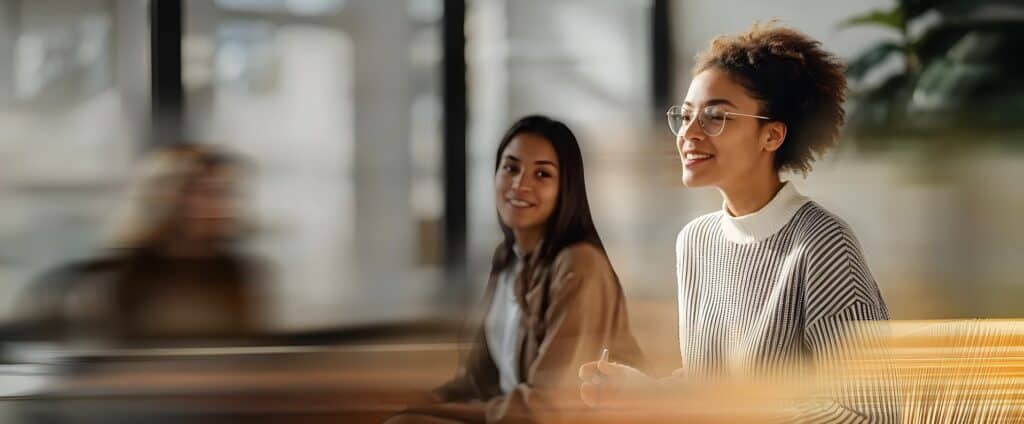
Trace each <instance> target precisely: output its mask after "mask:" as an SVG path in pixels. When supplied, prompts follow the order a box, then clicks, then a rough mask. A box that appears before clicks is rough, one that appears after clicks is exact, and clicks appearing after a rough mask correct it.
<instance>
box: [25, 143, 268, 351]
mask: <svg viewBox="0 0 1024 424" xmlns="http://www.w3.org/2000/svg"><path fill="white" fill-rule="evenodd" d="M140 170H141V172H140V173H139V175H138V179H137V180H136V181H134V182H133V184H132V186H131V187H130V188H129V195H128V201H127V202H126V205H125V208H124V210H122V211H121V213H120V214H119V215H118V216H117V219H116V222H115V229H114V235H113V240H112V246H111V247H112V248H110V249H108V250H106V251H104V253H103V254H102V255H99V256H97V257H95V258H91V259H87V260H84V261H78V262H75V263H72V264H69V265H64V266H61V267H58V268H57V269H54V270H52V271H50V272H47V273H45V274H44V275H43V276H42V277H40V278H39V280H38V281H36V282H35V283H34V284H32V285H31V286H30V289H29V292H28V293H27V297H26V299H25V301H24V302H21V305H20V308H21V313H20V314H19V315H20V316H22V317H25V318H26V319H27V320H28V322H30V323H34V325H30V327H31V328H34V329H36V330H38V331H39V333H38V334H36V335H35V336H37V337H40V338H55V339H68V338H71V339H74V338H79V337H99V338H107V337H113V338H114V339H117V340H121V341H129V340H131V341H135V340H141V339H163V338H170V339H181V338H216V337H241V336H245V335H248V334H250V332H251V331H252V330H253V328H254V319H255V318H256V317H257V313H258V311H257V308H256V300H257V296H256V290H257V289H258V287H257V280H258V279H259V278H260V277H261V274H262V273H261V272H260V268H261V266H260V265H258V264H257V262H256V261H254V260H253V259H250V258H248V257H246V256H245V255H243V254H242V253H240V252H239V251H238V249H237V247H238V246H237V244H238V241H239V238H240V236H241V234H242V224H241V219H240V211H239V205H238V190H239V185H240V182H239V180H240V178H241V176H242V172H243V169H242V164H241V162H240V161H239V160H238V159H237V158H236V157H234V156H232V155H230V154H228V153H227V152H224V151H220V150H218V149H216V148H213V147H209V146H199V145H179V146H173V147H167V148H161V149H159V150H157V151H155V152H152V153H151V154H149V155H148V156H147V157H146V158H145V159H144V160H143V162H142V166H141V169H140ZM30 336H32V335H30Z"/></svg>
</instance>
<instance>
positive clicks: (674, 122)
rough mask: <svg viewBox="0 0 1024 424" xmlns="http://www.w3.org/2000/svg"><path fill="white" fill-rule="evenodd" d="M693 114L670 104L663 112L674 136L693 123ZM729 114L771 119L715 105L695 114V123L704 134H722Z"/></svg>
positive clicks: (679, 134) (688, 110)
mask: <svg viewBox="0 0 1024 424" xmlns="http://www.w3.org/2000/svg"><path fill="white" fill-rule="evenodd" d="M693 115H694V111H693V110H690V109H688V108H684V107H682V106H672V107H670V108H668V112H665V116H667V117H668V128H669V129H670V130H672V134H675V135H676V137H678V136H681V135H683V132H685V131H686V129H687V128H689V126H690V124H692V123H693ZM730 115H735V116H746V117H748V118H757V119H765V120H770V119H772V118H769V117H767V116H760V115H748V114H746V113H737V112H726V111H724V110H722V109H720V108H718V107H717V106H708V107H705V108H704V109H702V110H701V111H700V113H699V114H697V124H699V125H700V129H701V130H703V131H704V134H707V135H709V136H712V137H714V136H716V135H720V134H722V131H725V121H728V120H729V116H730Z"/></svg>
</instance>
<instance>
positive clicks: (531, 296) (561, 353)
mask: <svg viewBox="0 0 1024 424" xmlns="http://www.w3.org/2000/svg"><path fill="white" fill-rule="evenodd" d="M494 168H495V175H494V195H495V199H494V201H495V207H496V209H497V212H498V221H499V223H500V226H501V230H502V233H503V234H504V240H503V241H502V242H501V244H499V245H498V247H497V249H496V250H495V253H494V258H493V261H492V265H491V273H490V279H489V280H490V281H489V284H488V286H487V290H486V295H485V302H486V305H487V312H486V315H485V319H484V322H483V325H482V326H481V329H480V330H479V332H478V333H477V337H476V342H475V344H474V347H473V349H472V351H471V352H470V354H469V356H468V357H467V359H466V361H465V363H463V364H462V365H461V366H460V369H459V372H458V374H457V376H456V377H455V378H454V379H453V380H451V381H450V382H448V383H447V384H445V385H443V386H441V387H440V388H438V389H437V390H435V391H434V395H435V397H436V400H437V401H438V402H439V403H441V405H435V406H434V407H424V408H414V409H411V410H409V411H408V412H407V413H406V414H404V415H402V416H399V417H396V418H395V419H393V421H392V422H396V421H403V422H409V421H413V422H415V421H418V420H419V421H432V422H437V421H439V420H442V421H443V420H444V419H449V420H458V421H486V422H494V421H505V420H513V421H520V420H526V421H535V420H542V419H543V418H545V417H549V416H551V415H562V414H564V413H565V411H567V410H570V409H573V408H577V409H578V407H579V406H582V403H581V402H580V400H579V395H578V392H577V388H576V387H577V386H576V378H577V373H576V371H577V369H578V368H579V366H580V365H581V364H583V363H584V362H587V361H592V360H595V359H598V358H599V357H601V354H602V351H603V350H604V349H609V350H610V351H612V352H614V353H615V355H614V356H615V359H616V360H617V361H619V362H624V363H629V364H633V365H634V366H641V367H642V366H643V362H642V361H643V359H642V357H643V355H642V353H641V351H640V348H639V346H638V345H637V343H636V341H635V339H634V338H633V335H632V333H631V332H630V328H629V320H628V319H627V316H626V305H625V299H624V298H623V293H622V288H621V286H620V285H619V280H618V277H617V276H616V274H615V271H614V270H613V269H612V266H611V263H610V262H609V261H608V257H607V254H606V253H605V250H604V245H603V244H602V243H601V238H600V237H599V236H598V233H597V229H596V228H595V227H594V222H593V219H592V217H591V215H590V206H589V204H588V202H587V191H586V185H585V183H584V176H583V174H584V173H583V156H582V154H581V152H580V148H579V144H578V143H577V141H576V137H575V136H574V135H573V133H572V131H570V130H569V128H568V127H566V126H565V124H563V123H561V122H558V121H556V120H552V119H550V118H547V117H544V116H528V117H525V118H522V119H520V120H519V121H517V122H516V123H515V124H513V125H512V127H511V128H510V129H509V130H508V132H507V133H506V134H505V136H504V138H502V141H501V143H500V144H499V146H498V152H497V157H496V158H495V166H494ZM445 403H447V404H448V405H449V406H451V407H445V406H444V405H443V404H445ZM467 405H471V406H470V407H468V408H467V407H466V406H467ZM417 414H418V415H417Z"/></svg>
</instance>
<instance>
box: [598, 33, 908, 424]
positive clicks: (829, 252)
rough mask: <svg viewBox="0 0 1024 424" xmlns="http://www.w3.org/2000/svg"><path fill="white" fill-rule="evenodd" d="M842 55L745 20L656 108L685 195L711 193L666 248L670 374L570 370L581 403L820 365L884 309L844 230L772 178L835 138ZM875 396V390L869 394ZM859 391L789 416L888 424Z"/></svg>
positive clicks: (888, 405) (885, 411) (601, 367)
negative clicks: (672, 302) (715, 203)
mask: <svg viewBox="0 0 1024 424" xmlns="http://www.w3.org/2000/svg"><path fill="white" fill-rule="evenodd" d="M843 70H844V67H843V65H842V64H841V62H840V60H839V59H838V58H836V57H835V56H834V55H832V54H831V53H828V52H826V51H824V50H822V49H821V46H820V43H819V42H818V41H816V40H814V39H811V38H809V37H808V36H806V35H804V34H802V33H800V32H798V31H795V30H792V29H789V28H785V27H779V26H776V25H775V24H774V23H770V24H755V25H754V26H753V27H752V28H750V29H749V30H748V31H746V32H744V33H741V34H738V35H735V36H720V37H717V38H715V39H714V40H712V41H711V44H710V47H709V49H708V50H707V51H706V52H704V53H703V54H702V55H700V56H698V58H697V64H696V66H695V68H694V77H693V80H692V82H691V84H690V87H689V90H688V92H687V94H686V99H685V101H684V102H683V104H682V105H680V106H673V107H672V108H671V109H670V110H669V111H668V120H669V125H670V128H671V130H672V132H673V133H674V134H675V135H676V147H677V149H678V152H679V155H680V160H681V161H682V181H683V183H684V185H685V186H687V187H715V188H717V189H718V191H719V193H720V194H721V195H722V198H723V204H722V209H721V210H720V211H717V212H713V213H710V214H707V215H704V216H701V217H698V218H696V219H694V220H693V221H691V222H690V223H689V224H687V225H686V226H685V227H684V228H683V229H682V231H681V232H680V233H679V235H678V238H677V241H676V259H677V262H676V273H677V279H678V305H679V347H680V352H681V355H682V368H680V369H678V370H677V371H676V372H674V373H673V376H672V377H669V378H667V379H665V380H660V381H656V380H653V379H652V378H650V377H648V376H647V375H646V374H644V373H643V372H641V371H638V370H636V369H634V368H632V367H629V366H627V365H624V364H617V363H614V362H611V361H594V362H590V363H588V364H585V365H584V366H583V367H581V368H580V370H579V371H580V378H581V380H582V385H581V388H580V393H581V396H582V397H583V398H584V400H585V401H586V402H587V403H588V404H591V405H604V404H609V403H614V402H615V401H621V400H623V399H628V397H629V392H630V391H631V390H630V389H633V388H641V387H648V388H649V387H650V386H652V385H655V386H657V385H665V384H668V383H673V384H678V385H680V386H683V387H685V386H686V382H688V381H689V382H692V381H697V380H698V379H702V378H713V379H718V378H724V379H728V378H733V377H742V376H749V375H773V374H774V373H777V372H779V371H780V370H782V369H784V367H789V366H791V365H792V364H802V365H809V366H810V368H811V369H820V368H823V367H825V366H826V365H827V364H830V363H831V361H833V360H837V359H839V357H840V356H842V355H843V353H842V348H841V345H842V344H843V343H844V342H845V340H844V336H845V333H844V330H845V329H846V328H847V326H848V325H849V324H851V323H854V322H859V321H884V320H888V319H889V312H888V310H887V308H886V304H885V302H884V300H883V299H882V295H881V292H880V291H879V288H878V285H877V284H876V282H875V279H874V277H873V276H872V274H871V271H870V269H869V268H868V265H867V264H866V263H865V260H864V255H863V254H862V253H861V247H860V244H859V242H858V241H857V238H856V236H855V235H854V233H853V231H852V230H851V229H850V227H849V226H848V225H847V224H846V223H845V222H844V221H843V220H842V219H841V218H839V217H837V216H835V215H834V214H832V213H831V212H829V211H828V210H826V209H825V208H823V207H822V206H821V205H819V204H817V203H816V202H814V201H812V200H810V199H808V198H807V197H804V196H803V195H801V194H800V193H799V192H798V191H797V189H796V187H795V186H794V185H793V183H792V182H786V181H782V180H781V178H780V173H781V172H785V171H791V172H798V173H803V174H805V175H806V173H807V172H808V171H810V169H811V164H812V162H813V161H814V160H815V159H816V157H817V156H820V155H821V154H823V153H825V152H826V151H827V150H829V149H830V148H832V147H834V146H835V145H836V144H837V140H838V134H839V128H840V127H841V126H842V124H843V122H844V116H845V113H844V110H843V106H842V104H843V101H844V97H845V90H846V79H845V76H844V74H843ZM881 395H884V394H881ZM866 398H872V399H873V400H878V399H884V397H882V396H880V394H878V393H863V392H858V391H857V389H852V391H851V392H848V393H845V394H837V396H834V397H830V398H829V400H828V401H826V402H823V403H815V404H813V405H801V406H800V407H799V408H798V409H799V411H793V412H794V413H795V414H796V415H797V417H795V418H794V419H801V420H807V421H817V420H831V421H829V422H862V421H864V420H871V421H875V422H893V421H895V420H896V419H897V418H896V417H897V416H898V413H897V410H896V407H895V404H894V403H892V402H888V401H883V402H878V403H877V404H873V405H871V406H866V405H865V404H864V403H858V402H856V401H855V400H856V399H866Z"/></svg>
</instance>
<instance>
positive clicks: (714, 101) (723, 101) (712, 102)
mask: <svg viewBox="0 0 1024 424" xmlns="http://www.w3.org/2000/svg"><path fill="white" fill-rule="evenodd" d="M683 105H684V106H690V107H693V106H694V105H693V103H690V102H689V101H686V102H683ZM717 105H727V106H732V107H736V105H735V104H734V103H733V102H730V101H729V100H728V99H711V100H708V101H707V102H704V106H717Z"/></svg>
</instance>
